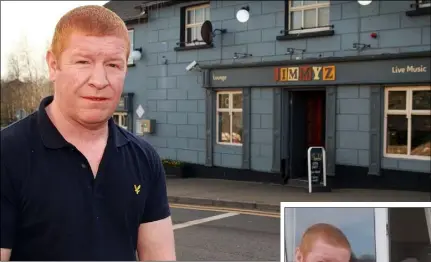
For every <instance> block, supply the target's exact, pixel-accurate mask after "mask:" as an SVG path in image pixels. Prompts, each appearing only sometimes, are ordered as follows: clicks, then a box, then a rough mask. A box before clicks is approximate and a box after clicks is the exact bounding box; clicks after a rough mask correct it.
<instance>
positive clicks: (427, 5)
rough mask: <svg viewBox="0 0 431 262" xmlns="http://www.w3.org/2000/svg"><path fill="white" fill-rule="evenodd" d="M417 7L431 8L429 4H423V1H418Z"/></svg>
mask: <svg viewBox="0 0 431 262" xmlns="http://www.w3.org/2000/svg"><path fill="white" fill-rule="evenodd" d="M418 6H419V8H425V7H430V6H431V3H425V1H423V0H419V1H418Z"/></svg>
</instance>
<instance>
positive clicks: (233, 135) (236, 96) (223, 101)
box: [216, 91, 242, 145]
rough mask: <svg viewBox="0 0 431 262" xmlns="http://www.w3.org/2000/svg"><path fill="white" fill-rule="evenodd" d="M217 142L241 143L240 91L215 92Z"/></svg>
mask: <svg viewBox="0 0 431 262" xmlns="http://www.w3.org/2000/svg"><path fill="white" fill-rule="evenodd" d="M216 113H217V116H216V121H217V125H216V129H217V143H218V144H227V145H242V92H241V91H237V92H218V93H217V112H216Z"/></svg>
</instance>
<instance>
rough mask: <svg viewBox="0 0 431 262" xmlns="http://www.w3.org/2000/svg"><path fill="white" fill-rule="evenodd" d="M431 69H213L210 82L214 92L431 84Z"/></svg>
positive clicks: (379, 63) (351, 65)
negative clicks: (223, 89) (241, 88)
mask: <svg viewBox="0 0 431 262" xmlns="http://www.w3.org/2000/svg"><path fill="white" fill-rule="evenodd" d="M294 62H296V63H298V62H297V61H294ZM292 63H293V62H292ZM430 68H431V61H430V59H429V57H418V58H404V59H386V60H371V61H346V62H338V63H333V62H331V63H316V64H312V63H310V62H308V63H307V64H286V65H275V66H264V67H260V66H258V65H254V66H250V67H248V66H246V65H244V67H242V68H220V69H212V70H211V72H210V74H209V75H208V82H209V86H210V87H212V88H219V87H220V88H223V87H227V88H233V87H274V86H286V87H287V86H296V85H297V86H313V87H314V86H328V85H332V86H333V85H364V84H373V85H375V84H376V85H389V84H403V83H405V84H411V83H429V82H430V81H431V79H430V78H431V74H430Z"/></svg>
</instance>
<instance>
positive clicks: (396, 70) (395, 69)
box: [392, 65, 427, 74]
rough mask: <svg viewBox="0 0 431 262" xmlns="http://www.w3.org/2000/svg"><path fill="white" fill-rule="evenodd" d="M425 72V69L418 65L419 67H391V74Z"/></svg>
mask: <svg viewBox="0 0 431 262" xmlns="http://www.w3.org/2000/svg"><path fill="white" fill-rule="evenodd" d="M426 72H427V67H426V66H423V65H420V66H412V65H408V66H406V67H398V66H393V67H392V73H393V74H404V73H426Z"/></svg>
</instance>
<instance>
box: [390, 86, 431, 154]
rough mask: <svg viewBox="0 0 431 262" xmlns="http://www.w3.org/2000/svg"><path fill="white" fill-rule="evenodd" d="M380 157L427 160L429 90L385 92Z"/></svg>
mask: <svg viewBox="0 0 431 262" xmlns="http://www.w3.org/2000/svg"><path fill="white" fill-rule="evenodd" d="M384 126H385V127H384V155H385V156H387V157H401V158H410V159H424V160H429V159H430V158H431V86H422V87H392V88H386V90H385V120H384Z"/></svg>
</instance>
